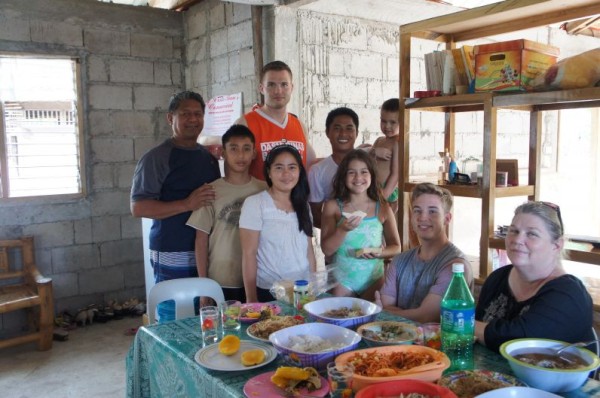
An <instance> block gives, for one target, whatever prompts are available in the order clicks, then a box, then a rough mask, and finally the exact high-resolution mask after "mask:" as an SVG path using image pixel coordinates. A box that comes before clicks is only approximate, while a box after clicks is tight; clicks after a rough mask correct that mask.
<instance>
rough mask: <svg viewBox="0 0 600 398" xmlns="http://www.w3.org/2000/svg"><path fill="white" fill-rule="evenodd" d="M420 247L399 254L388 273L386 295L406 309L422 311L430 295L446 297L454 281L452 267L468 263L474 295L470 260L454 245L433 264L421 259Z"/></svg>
mask: <svg viewBox="0 0 600 398" xmlns="http://www.w3.org/2000/svg"><path fill="white" fill-rule="evenodd" d="M418 254H419V247H416V248H414V249H411V250H409V251H406V252H403V253H400V254H398V255H397V256H396V257H394V258H393V260H392V263H391V264H390V265H389V266H388V268H387V270H386V273H385V282H384V285H383V289H382V293H383V294H384V295H386V296H391V297H396V298H397V300H396V305H397V306H398V307H399V308H402V309H411V308H418V307H419V306H421V303H422V301H423V300H424V299H425V297H426V296H427V295H428V294H430V293H431V294H436V295H438V296H443V295H444V293H445V292H446V289H448V285H449V284H450V280H451V279H452V263H453V260H455V259H461V260H463V261H462V262H464V263H465V280H466V281H467V283H468V284H469V287H470V289H471V291H473V271H472V269H471V265H470V263H469V261H468V260H467V256H466V255H465V254H464V253H463V252H462V251H460V249H459V248H457V247H456V246H455V245H454V244H452V243H451V242H448V244H447V245H446V246H445V247H444V248H443V249H442V250H441V251H440V252H439V253H438V255H437V256H435V257H434V258H433V259H431V260H429V261H423V260H421V259H420V258H419V255H418Z"/></svg>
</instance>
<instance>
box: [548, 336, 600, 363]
mask: <svg viewBox="0 0 600 398" xmlns="http://www.w3.org/2000/svg"><path fill="white" fill-rule="evenodd" d="M598 341H600V339H595V340H590V341H582V342H579V343H571V344H567V345H566V346H563V347H561V348H559V349H558V350H556V351H555V352H554V353H555V354H556V355H558V356H560V353H561V352H563V351H564V350H566V349H567V348H571V347H585V346H588V345H590V344H592V343H596V342H598ZM561 358H563V357H561Z"/></svg>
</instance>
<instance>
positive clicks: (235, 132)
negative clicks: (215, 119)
mask: <svg viewBox="0 0 600 398" xmlns="http://www.w3.org/2000/svg"><path fill="white" fill-rule="evenodd" d="M233 137H241V138H244V137H246V138H249V139H250V141H252V145H254V144H255V143H256V139H255V138H254V134H252V131H250V129H249V128H248V127H246V126H244V125H243V124H234V125H233V126H231V127H229V128H228V129H227V131H226V132H225V134H223V136H222V137H221V144H222V145H223V148H225V144H227V143H228V142H229V140H231V139H232V138H233Z"/></svg>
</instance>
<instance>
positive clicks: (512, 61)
mask: <svg viewBox="0 0 600 398" xmlns="http://www.w3.org/2000/svg"><path fill="white" fill-rule="evenodd" d="M474 53H475V91H479V92H481V91H513V90H520V91H531V90H532V85H531V83H532V81H533V79H535V77H536V76H538V75H539V74H541V73H544V72H545V71H546V70H547V69H548V68H549V67H550V66H552V65H554V64H555V63H556V58H557V57H558V54H559V49H558V48H556V47H553V46H549V45H547V44H542V43H537V42H535V41H531V40H524V39H522V40H511V41H505V42H501V43H492V44H483V45H478V46H475V49H474Z"/></svg>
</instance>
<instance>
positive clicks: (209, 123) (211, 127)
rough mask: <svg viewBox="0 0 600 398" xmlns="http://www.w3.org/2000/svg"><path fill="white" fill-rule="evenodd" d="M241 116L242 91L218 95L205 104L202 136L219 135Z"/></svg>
mask: <svg viewBox="0 0 600 398" xmlns="http://www.w3.org/2000/svg"><path fill="white" fill-rule="evenodd" d="M240 116H242V93H236V94H227V95H219V96H218V97H214V98H211V99H210V101H208V103H207V104H206V112H205V114H204V129H203V130H202V135H203V136H216V137H221V136H222V135H223V134H224V133H225V131H227V129H228V128H229V127H231V125H232V124H234V123H235V121H236V120H237V119H239V117H240Z"/></svg>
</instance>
